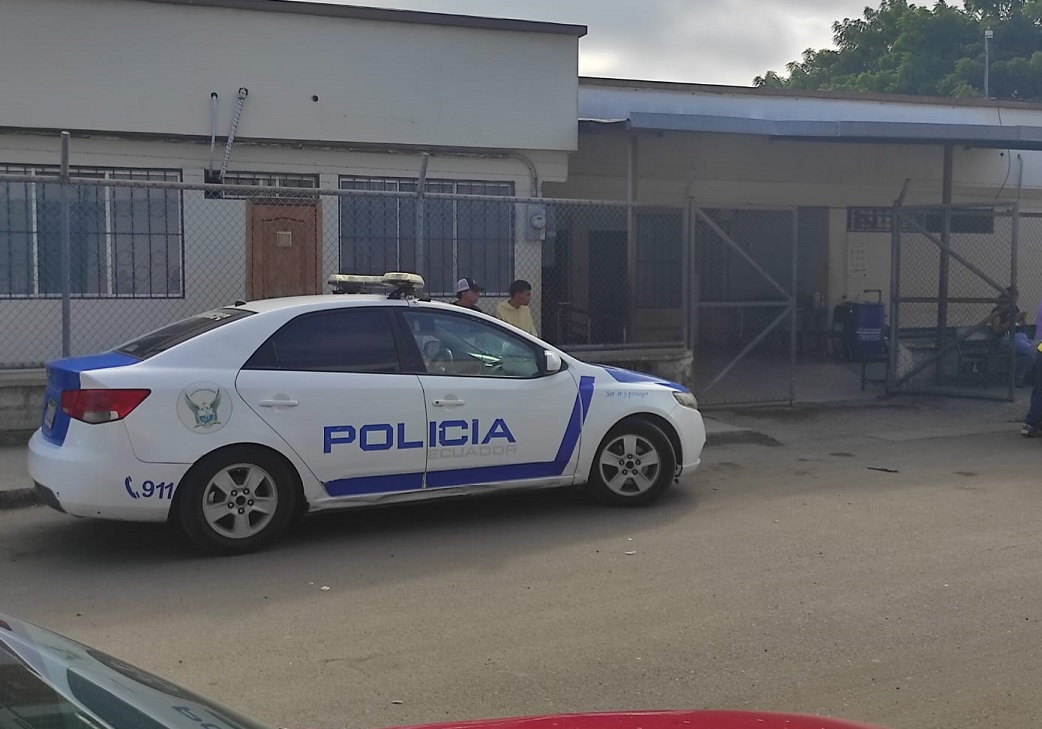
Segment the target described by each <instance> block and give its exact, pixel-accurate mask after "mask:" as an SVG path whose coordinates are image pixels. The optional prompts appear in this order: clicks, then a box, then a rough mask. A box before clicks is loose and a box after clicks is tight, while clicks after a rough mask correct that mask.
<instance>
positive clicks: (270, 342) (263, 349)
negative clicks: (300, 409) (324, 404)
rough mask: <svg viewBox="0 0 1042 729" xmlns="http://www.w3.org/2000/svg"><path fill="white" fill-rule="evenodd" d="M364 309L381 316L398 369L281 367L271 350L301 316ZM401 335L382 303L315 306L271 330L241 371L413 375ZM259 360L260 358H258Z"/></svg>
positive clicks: (362, 310) (361, 311)
mask: <svg viewBox="0 0 1042 729" xmlns="http://www.w3.org/2000/svg"><path fill="white" fill-rule="evenodd" d="M367 312H378V313H379V314H380V315H381V316H383V318H384V322H385V323H386V325H387V330H388V334H389V336H390V338H391V344H392V346H393V347H394V351H395V355H396V359H397V370H396V371H394V372H377V371H368V370H366V371H359V370H337V369H324V368H307V369H301V368H297V367H284V366H282V365H281V364H280V363H279V361H278V355H277V354H276V353H275V351H274V346H275V340H276V338H277V337H278V336H279V335H280V334H282V333H283V332H285V331H286V330H287V329H288V328H289V327H291V326H293V325H294V324H295V323H297V322H299V321H301V320H302V319H309V318H312V317H320V316H335V315H339V316H349V315H350V314H352V313H367ZM401 341H402V339H401V337H400V336H399V332H398V331H397V322H396V321H395V317H394V315H393V312H391V311H390V310H389V307H384V306H338V307H329V308H325V309H318V310H315V311H307V312H304V313H302V314H297V315H296V316H294V317H293V318H292V319H290V320H289V321H287V322H286V323H284V324H283V325H282V326H280V327H279V328H278V329H276V330H275V331H274V332H272V333H271V334H270V335H269V336H268V338H267V339H265V340H264V342H263V343H262V344H261V345H260V346H259V347H257V349H255V350H254V351H253V353H252V354H250V356H249V357H248V358H247V359H246V362H245V363H244V364H243V365H242V368H241V369H243V370H250V371H265V372H298V373H299V372H309V373H322V374H336V375H411V374H415V373H414V372H412V371H411V370H413V369H414V368H415V366H416V362H415V361H413V360H412V359H410V358H409V357H408V356H403V352H402V346H401ZM258 360H259V361H258Z"/></svg>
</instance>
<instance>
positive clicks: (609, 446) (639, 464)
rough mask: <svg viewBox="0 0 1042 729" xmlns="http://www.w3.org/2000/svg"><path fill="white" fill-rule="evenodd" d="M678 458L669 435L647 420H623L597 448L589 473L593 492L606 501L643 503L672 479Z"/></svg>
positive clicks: (607, 502)
mask: <svg viewBox="0 0 1042 729" xmlns="http://www.w3.org/2000/svg"><path fill="white" fill-rule="evenodd" d="M676 468H677V457H676V453H675V452H674V450H673V445H672V444H671V443H670V442H669V438H668V437H666V434H665V433H663V432H662V430H661V429H660V428H658V427H657V426H656V425H653V424H652V423H649V422H648V421H646V420H643V419H640V418H634V419H631V420H624V421H623V422H621V423H619V424H618V425H616V426H615V427H614V428H612V429H611V430H610V431H609V432H608V434H607V435H606V436H605V437H604V440H603V441H602V442H601V446H600V448H598V449H597V455H596V457H595V458H594V461H593V468H592V469H591V473H590V480H589V486H588V489H589V491H590V494H591V495H592V496H593V497H594V498H596V499H597V500H598V501H601V502H603V503H606V504H614V505H620V506H644V505H645V504H650V503H651V502H652V501H654V500H655V499H657V498H658V497H659V496H661V495H662V493H663V492H664V491H665V490H666V489H667V488H669V485H670V484H671V483H672V482H673V477H674V474H675V473H676Z"/></svg>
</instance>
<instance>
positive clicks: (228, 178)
mask: <svg viewBox="0 0 1042 729" xmlns="http://www.w3.org/2000/svg"><path fill="white" fill-rule="evenodd" d="M290 182H306V183H311V184H304V185H298V184H287V183H290ZM221 184H224V185H240V186H248V187H256V188H257V192H255V193H254V192H243V191H240V190H236V191H234V192H222V193H221V199H222V200H256V199H258V198H262V199H263V198H267V199H276V200H283V199H289V200H298V199H300V198H302V197H305V193H302V192H297V191H296V190H295V189H294V190H293V191H292V192H287V191H286V189H287V188H297V189H307V190H314V191H315V195H316V196H317V195H318V191H319V177H318V175H313V174H307V173H295V172H243V171H238V172H233V171H228V172H226V173H224V178H223V179H222V182H221Z"/></svg>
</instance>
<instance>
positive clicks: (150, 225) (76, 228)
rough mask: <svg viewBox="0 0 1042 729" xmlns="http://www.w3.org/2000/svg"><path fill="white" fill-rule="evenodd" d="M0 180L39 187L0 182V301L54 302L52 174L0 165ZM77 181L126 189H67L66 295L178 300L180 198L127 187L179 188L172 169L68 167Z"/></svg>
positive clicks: (56, 194)
mask: <svg viewBox="0 0 1042 729" xmlns="http://www.w3.org/2000/svg"><path fill="white" fill-rule="evenodd" d="M0 173H2V174H10V175H29V176H33V177H39V178H40V179H41V181H40V182H14V181H2V182H0V297H4V298H22V297H27V298H35V297H41V298H42V297H56V296H60V295H61V204H60V185H59V184H58V182H57V181H56V180H54V181H49V180H50V178H57V176H58V168H57V167H50V166H27V165H0ZM71 175H72V176H73V177H77V178H88V179H99V180H113V181H121V180H126V181H127V182H128V186H127V187H121V186H111V185H107V186H95V185H72V186H71V193H70V209H69V219H70V220H69V222H70V228H71V274H72V275H71V293H72V295H74V296H77V297H84V298H116V297H144V298H166V297H180V296H181V295H182V294H183V290H184V286H183V263H182V220H181V193H180V192H179V191H177V190H161V189H149V188H136V187H132V186H129V185H130V184H132V183H133V182H134V181H149V182H153V181H159V182H180V180H181V174H180V172H179V171H176V170H137V169H102V168H87V167H74V168H72V169H71Z"/></svg>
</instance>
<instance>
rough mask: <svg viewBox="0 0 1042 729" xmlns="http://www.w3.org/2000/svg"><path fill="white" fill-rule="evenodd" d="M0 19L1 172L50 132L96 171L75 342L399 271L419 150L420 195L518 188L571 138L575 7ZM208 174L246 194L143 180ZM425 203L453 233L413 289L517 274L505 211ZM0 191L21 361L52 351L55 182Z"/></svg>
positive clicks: (16, 7)
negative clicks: (423, 283) (341, 274)
mask: <svg viewBox="0 0 1042 729" xmlns="http://www.w3.org/2000/svg"><path fill="white" fill-rule="evenodd" d="M4 18H5V21H4V23H3V24H0V65H2V66H3V67H4V68H5V69H9V71H8V72H7V73H5V74H3V75H2V77H0V96H2V98H3V99H4V103H3V104H2V105H0V173H6V174H9V175H23V176H43V177H45V176H48V175H54V174H56V172H57V165H58V163H59V159H60V147H59V134H60V132H61V131H62V130H68V131H70V132H71V134H72V144H71V165H72V166H71V174H72V176H74V177H79V178H84V177H86V178H97V179H99V180H102V181H104V182H105V183H106V184H105V185H98V186H95V187H81V188H79V189H78V192H77V193H76V195H75V196H74V197H75V199H74V200H73V202H72V215H71V218H72V226H71V227H72V231H71V233H72V249H73V261H72V263H73V266H72V269H73V270H72V277H71V288H72V291H71V294H72V298H73V302H72V306H71V309H72V319H73V323H72V327H71V329H72V331H71V339H72V342H71V349H72V351H73V352H84V351H91V350H95V349H97V348H98V347H107V346H112V345H114V344H116V343H118V342H119V341H122V340H123V339H126V338H128V337H129V336H131V335H135V334H137V333H139V332H140V331H142V330H147V329H149V328H152V327H154V326H157V325H159V324H162V323H164V322H167V321H169V320H170V319H172V318H178V317H179V316H187V315H189V314H191V313H193V312H197V311H200V310H204V309H206V308H208V307H212V306H216V305H220V304H224V303H228V302H230V301H232V300H234V299H237V298H244V297H247V296H249V297H258V296H259V297H263V296H270V295H276V294H294V293H312V292H318V291H320V290H324V280H325V278H326V276H327V275H328V274H330V273H333V272H336V271H339V270H348V271H357V270H359V269H362V272H365V273H371V272H374V271H375V270H376V269H379V272H382V271H383V270H387V269H395V268H399V267H408V268H419V267H421V266H417V265H416V263H415V256H413V258H412V260H411V261H410V259H409V253H410V250H409V247H410V245H411V244H412V242H413V241H414V239H415V238H416V235H415V231H414V230H412V229H409V228H408V225H409V224H410V222H411V221H410V220H409V215H408V214H406V213H405V212H404V210H405V207H406V206H409V205H413V202H412V199H413V198H415V191H416V180H417V178H418V177H419V176H420V175H421V170H423V173H422V174H425V176H426V180H427V183H428V184H427V189H428V190H430V191H432V192H437V193H446V194H451V195H462V194H472V195H482V196H490V197H497V198H511V197H515V196H533V195H538V193H539V189H540V185H541V184H543V183H544V182H548V181H563V180H564V179H565V177H566V175H567V158H568V153H569V152H572V151H574V150H575V149H576V147H577V135H578V130H577V128H576V123H575V120H576V118H577V117H576V113H577V112H576V95H577V83H578V82H577V71H576V69H577V63H578V61H577V59H578V40H579V38H580V37H582V35H583V34H584V33H585V32H586V29H585V28H584V27H581V26H571V25H558V24H552V23H536V22H527V21H515V20H497V19H492V18H475V17H463V16H449V15H440V14H434V13H422V12H407V11H397V10H378V9H371V8H358V7H350V6H343V5H330V4H319V3H298V2H284V1H282V0H97V1H96V2H90V3H84V2H82V1H81V0H9V2H8V3H6V4H5V7H4ZM42 29H46V30H47V32H46V33H44V32H42ZM102 39H119V41H118V46H114V45H113V44H112V43H111V42H108V41H104V42H103V41H102ZM14 68H17V69H18V71H17V72H16V73H13V72H10V69H14ZM229 139H230V141H229ZM216 181H223V182H225V183H234V184H240V185H247V186H260V187H263V188H264V190H263V191H259V192H257V193H254V192H252V191H250V190H245V191H238V192H233V193H232V194H222V195H220V196H215V195H214V194H212V193H211V194H209V195H207V194H205V193H204V191H203V190H201V189H189V188H188V187H186V188H185V189H171V188H170V187H148V186H147V185H148V184H149V183H154V182H164V183H171V182H172V183H180V184H182V185H185V186H193V185H195V186H198V185H201V184H203V183H206V182H216ZM285 187H292V188H323V189H327V190H332V191H336V190H343V191H349V190H354V191H360V192H369V191H382V192H385V193H388V194H387V195H384V196H378V195H375V194H374V195H372V196H366V195H357V196H347V197H336V196H316V197H314V198H310V199H304V198H301V197H300V196H299V195H296V196H292V197H291V198H289V197H287V195H286V194H284V193H282V192H280V191H279V190H278V189H277V188H285ZM394 192H397V193H401V194H400V195H399V196H397V197H396V196H394V195H393V194H390V193H394ZM243 198H248V199H243ZM272 203H274V204H272ZM291 203H292V204H291ZM428 207H429V208H430V209H429V210H428V216H430V217H433V218H436V219H437V220H436V222H437V223H438V224H440V225H441V228H442V229H447V230H448V231H450V233H451V234H447V233H446V232H445V230H443V231H442V232H441V233H440V234H439V233H438V232H437V231H430V232H429V234H428V238H427V240H426V244H427V246H428V252H427V255H428V256H430V257H431V258H432V260H434V263H433V264H432V265H431V271H432V273H431V278H432V281H431V284H432V289H433V291H432V293H435V294H437V295H451V294H452V293H453V289H454V284H455V281H456V280H457V278H459V277H461V276H465V275H466V276H472V277H474V278H476V279H478V280H479V281H481V282H482V283H483V284H485V285H486V287H487V288H488V289H489V293H490V294H491V295H494V294H498V293H502V292H504V291H505V290H506V288H507V286H508V285H509V282H510V278H509V277H510V276H511V275H515V274H516V275H519V276H520V275H530V277H532V278H535V279H536V280H538V268H537V267H538V261H539V257H538V252H536V254H535V255H529V256H528V258H527V260H528V261H530V262H532V263H533V264H534V265H535V266H536V270H534V271H531V272H528V271H526V270H525V268H524V267H525V260H524V259H522V260H518V261H516V262H515V261H514V255H515V246H514V242H515V236H514V231H513V228H512V225H513V220H512V218H511V217H509V216H504V215H502V214H500V211H499V210H493V209H491V208H489V207H487V206H482V205H481V204H480V203H479V202H475V201H473V200H471V201H468V200H459V201H449V202H446V201H445V200H442V201H432V202H431V203H430V204H429V206H428ZM409 210H410V212H411V210H412V208H409ZM0 211H2V212H0V216H2V217H0V327H2V328H3V329H4V331H5V333H6V334H5V347H4V354H3V356H0V360H2V361H3V362H4V363H6V364H8V365H26V364H32V363H38V362H41V361H43V360H46V359H48V358H51V357H54V356H59V355H60V354H61V352H62V337H61V333H62V318H61V317H62V314H61V301H60V299H61V295H60V294H61V290H62V284H61V275H60V272H61V265H60V263H61V262H60V225H59V214H58V213H59V201H58V186H57V185H55V184H48V183H41V184H32V183H28V182H8V183H6V184H0ZM467 226H469V227H470V229H471V230H473V231H474V233H473V235H472V238H478V239H480V242H481V243H482V245H481V246H477V245H474V244H471V245H466V244H465V243H461V242H460V241H461V240H464V239H465V238H466V233H465V232H463V233H461V232H460V230H461V229H463V228H465V227H467ZM279 232H281V233H283V234H286V235H283V236H282V237H281V238H279V237H278V235H277V234H278V233H279ZM287 236H288V237H287ZM290 241H291V242H290ZM363 242H364V245H363ZM280 245H282V246H284V247H283V248H279V246H280ZM287 246H290V247H287ZM128 300H133V302H132V303H130V302H129V301H128Z"/></svg>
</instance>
